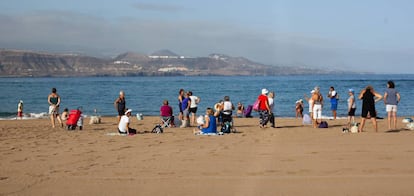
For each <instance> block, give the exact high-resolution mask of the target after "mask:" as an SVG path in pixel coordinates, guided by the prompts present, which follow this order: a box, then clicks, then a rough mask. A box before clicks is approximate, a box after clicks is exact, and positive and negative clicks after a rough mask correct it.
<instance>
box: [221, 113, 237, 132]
mask: <svg viewBox="0 0 414 196" xmlns="http://www.w3.org/2000/svg"><path fill="white" fill-rule="evenodd" d="M231 115H232V112H231V111H223V112H221V132H222V133H231V132H235V130H234V129H233V117H232V116H231Z"/></svg>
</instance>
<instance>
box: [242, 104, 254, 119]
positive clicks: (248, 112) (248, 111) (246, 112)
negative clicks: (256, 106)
mask: <svg viewBox="0 0 414 196" xmlns="http://www.w3.org/2000/svg"><path fill="white" fill-rule="evenodd" d="M252 110H253V106H252V105H248V106H247V108H246V109H245V110H244V111H243V115H244V117H246V118H251V117H252Z"/></svg>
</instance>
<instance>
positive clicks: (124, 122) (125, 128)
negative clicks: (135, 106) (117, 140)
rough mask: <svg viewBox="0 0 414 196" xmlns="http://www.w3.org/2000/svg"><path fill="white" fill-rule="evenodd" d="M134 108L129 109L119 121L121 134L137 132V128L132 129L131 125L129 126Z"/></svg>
mask: <svg viewBox="0 0 414 196" xmlns="http://www.w3.org/2000/svg"><path fill="white" fill-rule="evenodd" d="M131 113H132V110H131V109H128V110H127V111H126V112H125V114H124V115H123V116H122V117H121V120H120V121H119V124H118V132H119V134H121V135H132V134H136V133H137V130H135V129H132V128H131V127H129V124H130V123H129V122H130V121H129V117H130V116H131Z"/></svg>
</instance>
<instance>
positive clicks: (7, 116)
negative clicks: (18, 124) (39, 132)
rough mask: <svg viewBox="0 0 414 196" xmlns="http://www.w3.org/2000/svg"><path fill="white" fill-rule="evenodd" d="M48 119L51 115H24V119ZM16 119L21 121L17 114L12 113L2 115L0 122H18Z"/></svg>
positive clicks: (0, 114)
mask: <svg viewBox="0 0 414 196" xmlns="http://www.w3.org/2000/svg"><path fill="white" fill-rule="evenodd" d="M48 117H49V114H48V113H46V112H41V113H24V114H23V117H22V119H23V120H29V119H42V118H48ZM16 119H20V118H18V117H17V115H16V113H10V112H2V113H0V120H16Z"/></svg>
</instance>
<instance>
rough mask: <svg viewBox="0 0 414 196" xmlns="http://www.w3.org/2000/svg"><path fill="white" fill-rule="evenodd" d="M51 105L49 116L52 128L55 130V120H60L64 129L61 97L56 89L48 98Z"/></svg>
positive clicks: (53, 89)
mask: <svg viewBox="0 0 414 196" xmlns="http://www.w3.org/2000/svg"><path fill="white" fill-rule="evenodd" d="M47 101H48V103H49V115H50V121H51V123H52V127H53V128H55V118H56V119H57V120H58V122H59V124H60V126H61V127H63V123H62V120H61V119H60V116H59V105H60V96H59V94H57V90H56V88H52V93H50V94H49V96H48V97H47Z"/></svg>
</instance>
